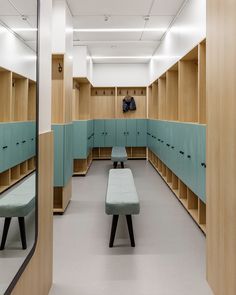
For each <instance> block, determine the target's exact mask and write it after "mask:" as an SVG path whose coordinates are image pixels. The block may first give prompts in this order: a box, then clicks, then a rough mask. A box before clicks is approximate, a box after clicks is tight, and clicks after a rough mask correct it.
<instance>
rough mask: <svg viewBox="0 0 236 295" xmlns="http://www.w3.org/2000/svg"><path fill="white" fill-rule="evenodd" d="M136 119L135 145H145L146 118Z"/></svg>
mask: <svg viewBox="0 0 236 295" xmlns="http://www.w3.org/2000/svg"><path fill="white" fill-rule="evenodd" d="M136 121H137V147H146V146H147V120H145V119H138V120H136Z"/></svg>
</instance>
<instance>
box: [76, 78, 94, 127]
mask: <svg viewBox="0 0 236 295" xmlns="http://www.w3.org/2000/svg"><path fill="white" fill-rule="evenodd" d="M72 105H73V108H72V110H73V111H72V113H73V115H72V116H73V121H76V120H90V119H91V118H92V114H91V84H90V82H89V81H88V80H87V79H86V78H74V79H73V99H72Z"/></svg>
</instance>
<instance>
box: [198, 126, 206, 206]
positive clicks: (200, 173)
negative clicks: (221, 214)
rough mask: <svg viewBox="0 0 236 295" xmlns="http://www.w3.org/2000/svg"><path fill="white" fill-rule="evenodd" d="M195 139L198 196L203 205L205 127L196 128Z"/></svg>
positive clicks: (204, 187) (204, 189)
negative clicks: (196, 140) (196, 134)
mask: <svg viewBox="0 0 236 295" xmlns="http://www.w3.org/2000/svg"><path fill="white" fill-rule="evenodd" d="M197 139H198V142H197V179H198V182H197V184H198V196H199V198H200V199H201V200H202V201H203V202H204V203H206V168H207V166H206V126H204V125H199V126H198V136H197Z"/></svg>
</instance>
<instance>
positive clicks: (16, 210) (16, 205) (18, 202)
mask: <svg viewBox="0 0 236 295" xmlns="http://www.w3.org/2000/svg"><path fill="white" fill-rule="evenodd" d="M35 195H36V193H35V175H32V176H30V177H29V178H28V179H26V180H24V181H23V182H21V183H20V184H19V185H17V186H16V188H13V189H12V190H10V191H8V192H7V193H6V194H5V195H4V196H3V197H2V198H1V199H0V217H24V216H26V215H28V214H29V213H30V212H31V211H32V210H33V209H34V208H35Z"/></svg>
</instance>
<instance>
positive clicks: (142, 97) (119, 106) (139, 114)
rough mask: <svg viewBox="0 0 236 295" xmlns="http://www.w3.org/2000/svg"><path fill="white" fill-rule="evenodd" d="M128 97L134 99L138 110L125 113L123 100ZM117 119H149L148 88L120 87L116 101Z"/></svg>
mask: <svg viewBox="0 0 236 295" xmlns="http://www.w3.org/2000/svg"><path fill="white" fill-rule="evenodd" d="M126 96H131V97H133V98H134V100H135V103H136V110H135V111H129V112H126V113H124V112H123V99H124V98H125V97H126ZM116 112H117V114H116V115H117V119H123V118H126V119H145V118H147V89H146V87H118V88H117V100H116Z"/></svg>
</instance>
